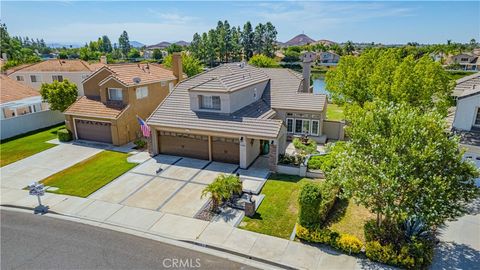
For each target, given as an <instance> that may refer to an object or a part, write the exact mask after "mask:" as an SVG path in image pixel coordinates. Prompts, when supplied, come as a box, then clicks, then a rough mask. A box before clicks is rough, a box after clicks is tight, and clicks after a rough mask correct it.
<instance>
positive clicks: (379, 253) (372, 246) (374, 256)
mask: <svg viewBox="0 0 480 270" xmlns="http://www.w3.org/2000/svg"><path fill="white" fill-rule="evenodd" d="M365 254H366V255H367V258H369V259H371V260H373V261H377V262H383V263H387V264H396V263H393V262H394V261H396V257H397V255H396V253H395V250H394V249H393V245H392V244H388V245H385V246H382V244H380V242H378V241H371V242H367V244H366V246H365Z"/></svg>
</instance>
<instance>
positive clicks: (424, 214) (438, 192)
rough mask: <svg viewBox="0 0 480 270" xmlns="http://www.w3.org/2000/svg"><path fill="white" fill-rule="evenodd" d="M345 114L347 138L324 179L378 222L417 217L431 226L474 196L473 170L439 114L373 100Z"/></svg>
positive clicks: (454, 214) (458, 212) (459, 211)
mask: <svg viewBox="0 0 480 270" xmlns="http://www.w3.org/2000/svg"><path fill="white" fill-rule="evenodd" d="M346 118H347V121H348V122H349V125H348V126H347V129H346V132H347V134H348V136H349V138H350V140H349V141H348V142H347V143H346V144H345V145H344V147H345V150H344V152H343V153H342V154H340V155H337V157H336V161H337V164H336V166H335V167H334V168H333V170H332V171H331V172H330V173H329V174H328V175H329V179H330V180H333V181H336V182H337V183H339V184H341V186H342V187H343V194H344V195H345V197H353V199H354V200H355V201H356V202H357V203H359V204H361V205H363V206H365V207H366V208H368V209H369V210H370V211H371V212H373V213H375V214H376V215H377V225H381V224H382V222H383V221H387V223H388V224H396V223H397V222H400V221H402V220H403V219H405V218H408V217H413V216H416V217H419V218H421V220H423V221H424V222H425V223H426V224H427V225H429V226H432V227H435V226H438V225H441V224H443V223H444V222H445V221H446V220H449V219H453V218H455V217H458V216H459V215H461V214H462V213H464V211H465V206H466V204H467V203H469V202H470V201H472V200H473V199H474V198H476V197H477V196H478V194H479V193H478V191H479V190H478V188H477V187H476V186H475V181H474V178H475V177H478V175H479V174H478V171H477V169H476V168H475V166H474V165H473V163H471V162H470V161H467V160H464V159H463V153H462V151H460V150H459V148H458V139H457V138H452V137H450V136H449V135H448V134H447V133H446V132H445V129H446V124H445V120H444V119H443V116H442V115H440V114H438V113H436V112H426V113H424V112H423V111H422V110H420V109H419V108H415V107H413V106H412V105H411V104H408V103H406V102H401V103H393V102H385V101H381V100H376V101H374V102H367V103H365V104H364V106H363V107H360V106H358V105H351V106H349V109H348V110H347V114H346Z"/></svg>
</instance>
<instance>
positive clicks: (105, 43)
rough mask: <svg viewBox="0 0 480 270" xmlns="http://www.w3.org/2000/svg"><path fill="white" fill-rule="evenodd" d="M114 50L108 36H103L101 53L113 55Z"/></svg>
mask: <svg viewBox="0 0 480 270" xmlns="http://www.w3.org/2000/svg"><path fill="white" fill-rule="evenodd" d="M112 50H113V48H112V42H111V41H110V39H109V38H108V36H106V35H104V36H102V48H101V51H102V52H106V53H111V52H112Z"/></svg>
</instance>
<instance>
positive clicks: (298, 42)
mask: <svg viewBox="0 0 480 270" xmlns="http://www.w3.org/2000/svg"><path fill="white" fill-rule="evenodd" d="M314 42H315V40H314V39H312V38H310V37H309V36H307V35H305V34H300V35H297V36H295V37H293V38H292V39H290V40H289V41H287V42H285V43H283V46H302V45H306V44H311V43H314Z"/></svg>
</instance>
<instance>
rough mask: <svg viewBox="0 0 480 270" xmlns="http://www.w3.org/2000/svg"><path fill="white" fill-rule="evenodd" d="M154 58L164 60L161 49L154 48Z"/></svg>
mask: <svg viewBox="0 0 480 270" xmlns="http://www.w3.org/2000/svg"><path fill="white" fill-rule="evenodd" d="M152 58H153V59H155V60H162V58H163V54H162V51H161V50H160V49H153V53H152Z"/></svg>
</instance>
